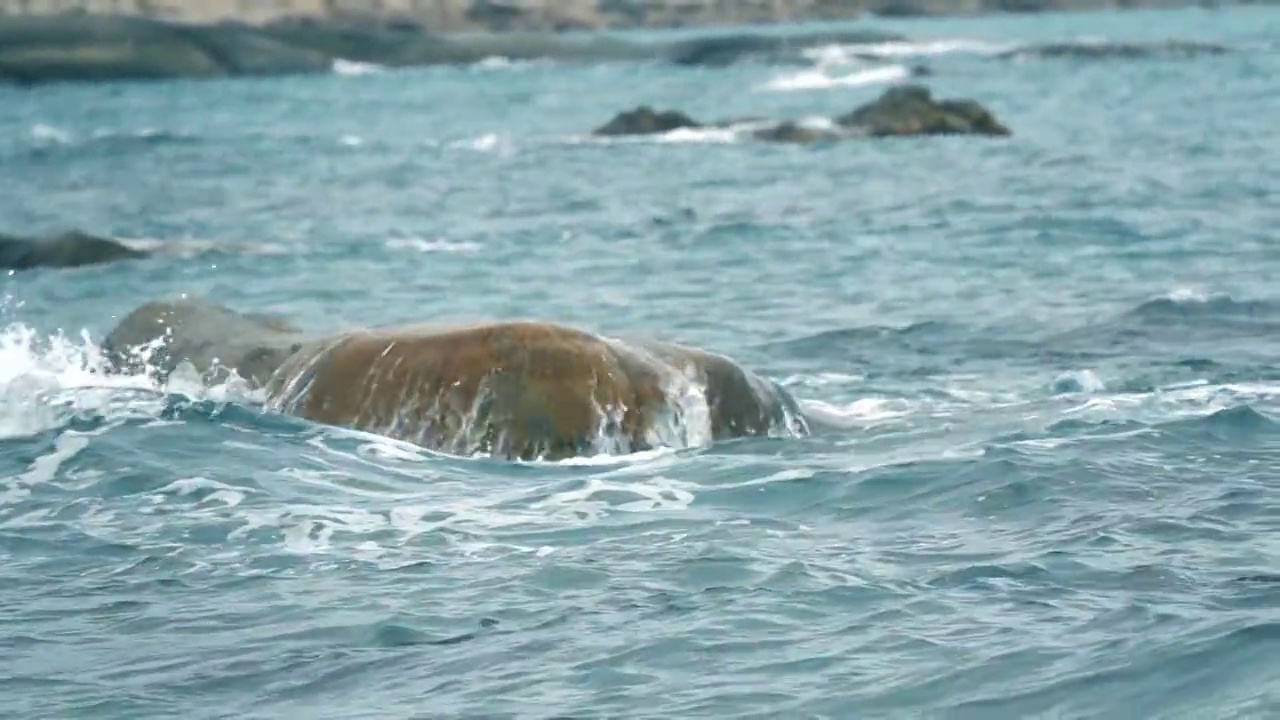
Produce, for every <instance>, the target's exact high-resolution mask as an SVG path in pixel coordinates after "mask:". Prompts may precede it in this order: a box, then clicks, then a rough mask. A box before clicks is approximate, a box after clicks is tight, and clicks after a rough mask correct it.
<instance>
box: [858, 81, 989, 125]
mask: <svg viewBox="0 0 1280 720" xmlns="http://www.w3.org/2000/svg"><path fill="white" fill-rule="evenodd" d="M836 123H837V124H839V125H841V126H843V127H845V128H848V129H850V130H852V131H855V132H857V133H859V134H865V135H870V136H873V137H884V136H891V135H993V136H996V135H1009V134H1010V131H1009V129H1008V128H1007V127H1005V126H1004V125H1002V124H1001V123H1000V122H999V121H998V120H996V119H995V116H993V115H992V114H991V112H990V111H989V110H987V109H986V108H985V107H983V106H982V105H981V104H979V103H978V102H977V101H974V100H967V99H957V100H941V101H937V100H934V99H933V96H932V94H931V93H930V92H929V89H928V88H926V87H924V86H922V85H899V86H897V87H893V88H890V89H888V90H886V91H885V92H884V93H883V94H882V95H881V96H880V97H879V98H877V99H876V100H875V101H873V102H870V103H868V104H866V105H863V106H862V107H860V108H858V109H856V110H854V111H853V112H850V113H848V114H846V115H841V116H840V117H837V118H836Z"/></svg>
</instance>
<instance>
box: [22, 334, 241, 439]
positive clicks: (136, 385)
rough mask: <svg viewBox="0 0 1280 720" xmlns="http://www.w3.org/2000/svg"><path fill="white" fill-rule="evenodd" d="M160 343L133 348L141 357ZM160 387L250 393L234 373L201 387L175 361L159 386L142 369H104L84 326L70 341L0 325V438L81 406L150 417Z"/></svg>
mask: <svg viewBox="0 0 1280 720" xmlns="http://www.w3.org/2000/svg"><path fill="white" fill-rule="evenodd" d="M162 341H163V338H158V339H157V340H156V342H154V343H150V344H148V345H147V346H145V347H142V348H138V349H136V350H135V353H136V354H137V355H138V356H139V357H146V356H147V355H148V354H149V353H150V352H151V351H152V350H153V349H154V348H155V346H157V345H158V344H159V343H160V342H162ZM139 391H142V392H139ZM166 392H173V393H180V394H183V395H186V396H188V397H191V398H193V399H209V400H214V401H216V402H224V401H227V400H253V399H255V397H254V394H253V393H252V392H250V391H249V390H248V389H247V387H246V386H245V384H244V382H243V381H242V380H240V379H239V378H238V377H236V376H234V375H233V376H232V377H231V378H230V379H229V380H228V381H227V382H226V383H220V384H216V385H213V386H209V387H206V386H205V385H204V384H203V383H202V382H201V381H200V379H199V378H198V377H196V376H195V375H194V371H193V369H190V368H183V367H182V366H180V367H179V369H178V370H177V371H175V373H174V374H173V375H172V376H171V377H170V378H169V380H168V381H167V382H166V383H165V385H163V386H161V385H159V384H158V383H157V382H156V381H155V380H154V373H152V372H151V371H150V370H149V369H145V368H144V369H143V370H141V371H139V372H137V373H111V374H108V373H106V362H105V360H104V358H103V356H102V352H101V348H99V347H98V345H97V344H95V343H94V342H93V340H92V339H91V338H90V337H89V334H88V332H87V331H81V333H80V338H79V340H78V341H77V340H73V339H71V338H69V337H67V336H66V335H64V334H62V333H61V332H59V333H56V334H54V335H51V336H48V337H45V336H42V335H40V334H39V333H38V332H37V331H35V330H34V329H32V328H31V327H29V326H27V325H25V324H22V323H12V324H10V325H9V326H7V327H6V328H4V329H3V330H0V438H6V437H24V436H30V435H34V434H36V433H39V432H42V431H45V430H49V429H52V428H56V427H58V426H59V425H61V424H63V423H64V422H66V421H67V419H68V418H70V417H72V416H75V415H78V414H84V413H87V412H93V413H98V414H102V415H106V416H109V417H114V418H116V419H119V420H124V419H126V418H136V417H139V416H142V417H154V416H156V415H158V414H159V412H160V411H161V410H162V409H163V408H164V406H165V399H164V393H166Z"/></svg>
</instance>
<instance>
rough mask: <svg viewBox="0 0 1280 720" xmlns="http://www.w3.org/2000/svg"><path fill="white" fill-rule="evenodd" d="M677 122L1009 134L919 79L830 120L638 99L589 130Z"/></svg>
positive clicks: (778, 134)
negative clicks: (708, 115) (726, 114)
mask: <svg viewBox="0 0 1280 720" xmlns="http://www.w3.org/2000/svg"><path fill="white" fill-rule="evenodd" d="M681 128H741V129H743V130H744V131H747V132H749V133H750V136H751V137H753V138H755V139H757V140H763V141H766V142H785V143H813V142H831V141H835V140H840V139H842V138H848V137H859V136H870V137H886V136H892V135H989V136H1005V135H1009V134H1010V131H1009V128H1007V127H1005V126H1004V124H1002V123H1001V122H1000V121H999V120H996V118H995V116H994V115H992V114H991V111H990V110H988V109H987V108H986V107H984V106H983V105H982V104H980V103H978V102H977V101H976V100H970V99H965V98H961V99H951V100H935V99H934V98H933V95H932V93H931V92H930V91H929V89H928V88H926V87H924V86H922V85H914V84H913V85H900V86H897V87H893V88H890V89H888V90H886V91H885V92H884V93H883V94H881V95H880V97H879V98H877V99H876V100H874V101H872V102H870V103H867V104H866V105H863V106H861V107H859V108H857V109H855V110H853V111H852V112H849V113H847V114H845V115H841V116H838V117H836V118H834V119H833V120H832V123H831V124H821V123H802V122H797V121H795V120H781V121H773V122H770V121H762V120H758V119H753V120H733V121H729V120H725V121H720V122H716V123H702V122H699V121H697V120H695V119H693V118H691V117H689V116H688V115H685V114H684V113H682V112H679V111H675V110H661V111H659V110H654V109H653V108H651V107H649V106H647V105H642V106H640V107H638V108H635V109H633V110H628V111H626V112H622V113H619V114H618V115H616V116H614V118H613V119H612V120H610V121H609V122H608V123H605V124H604V125H601V126H600V127H598V128H596V129H595V130H594V131H593V134H594V135H597V136H602V137H608V136H617V135H652V134H661V133H666V132H671V131H672V130H677V129H681Z"/></svg>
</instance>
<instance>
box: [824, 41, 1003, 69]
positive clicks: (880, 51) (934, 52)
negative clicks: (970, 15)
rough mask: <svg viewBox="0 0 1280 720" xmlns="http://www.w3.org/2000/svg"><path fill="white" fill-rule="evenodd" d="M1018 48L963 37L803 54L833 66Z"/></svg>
mask: <svg viewBox="0 0 1280 720" xmlns="http://www.w3.org/2000/svg"><path fill="white" fill-rule="evenodd" d="M1017 47H1020V45H1019V44H1018V43H999V42H991V41H987V40H969V39H963V38H957V39H941V40H917V41H908V40H904V41H893V42H879V43H860V44H851V45H824V46H821V47H815V48H808V49H806V50H805V51H804V52H803V55H804V56H805V57H806V58H808V59H809V60H812V61H814V62H816V63H819V64H825V65H835V64H846V63H853V62H857V61H860V60H904V59H909V58H923V57H937V56H939V55H953V54H964V55H978V56H983V57H989V56H995V55H999V54H1000V53H1004V52H1008V51H1010V50H1013V49H1015V48H1017Z"/></svg>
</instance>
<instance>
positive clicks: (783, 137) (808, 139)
mask: <svg viewBox="0 0 1280 720" xmlns="http://www.w3.org/2000/svg"><path fill="white" fill-rule="evenodd" d="M751 136H752V137H754V138H755V139H757V140H765V141H767V142H781V143H801V144H804V143H815V142H832V141H835V140H839V139H841V138H842V137H844V133H841V132H838V131H837V130H835V129H832V128H825V127H813V126H810V125H804V124H802V123H798V122H795V121H794V120H786V121H783V122H780V123H777V124H774V125H770V126H768V127H764V128H760V129H759V130H756V131H754V132H752V133H751Z"/></svg>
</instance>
